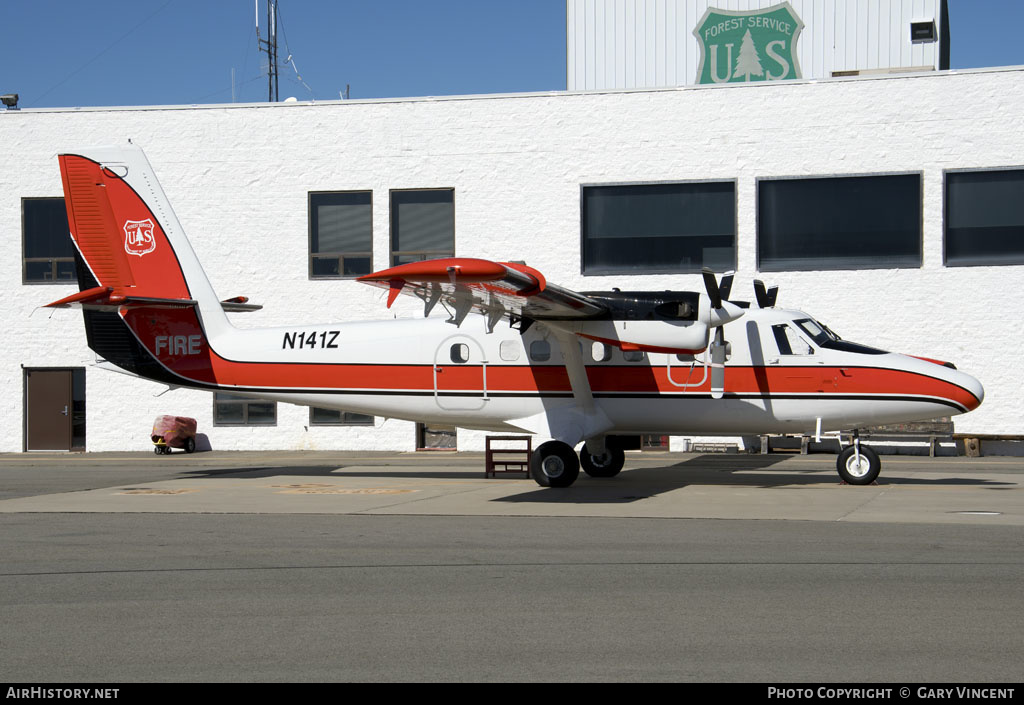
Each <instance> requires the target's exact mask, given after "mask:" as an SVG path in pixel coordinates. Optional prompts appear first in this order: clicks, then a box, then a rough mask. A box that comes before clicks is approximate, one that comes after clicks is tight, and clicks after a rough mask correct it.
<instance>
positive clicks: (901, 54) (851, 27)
mask: <svg viewBox="0 0 1024 705" xmlns="http://www.w3.org/2000/svg"><path fill="white" fill-rule="evenodd" d="M782 1H783V0H566V45H567V51H566V86H567V87H568V89H569V90H571V91H572V90H581V91H582V90H595V89H608V88H640V87H651V88H653V87H658V86H682V85H689V84H694V83H698V80H697V70H698V66H699V65H700V60H701V47H700V42H699V41H698V39H697V37H696V36H694V30H695V29H696V28H697V27H698V26H699V25H700V24H701V20H702V19H703V17H704V14H705V12H706V11H707V10H708V9H709V8H712V9H714V10H718V11H724V12H749V11H754V10H764V9H766V8H771V7H775V6H778V5H779V4H781V3H782ZM788 2H789V5H790V7H791V8H792V10H793V12H795V13H796V15H797V17H799V18H800V20H801V22H802V23H803V25H804V27H803V30H802V32H800V34H799V38H798V40H797V46H796V50H797V55H798V57H799V63H800V67H801V70H802V74H801V76H802V77H803V78H828V77H830V76H832V72H833V71H874V70H879V69H891V68H910V67H914V68H917V69H921V68H931V69H938V68H942V60H943V56H944V55H943V52H942V46H941V43H940V39H944V40H945V41H946V42H947V43H948V40H949V31H948V29H946V28H944V27H943V24H944V22H945V19H946V14H947V13H946V12H945V0H870V1H868V2H865V1H864V0H788ZM921 20H934V21H935V28H936V41H932V42H913V41H911V37H910V23H911V22H916V21H921ZM735 49H736V50H737V51H738V49H739V46H738V45H737V46H736V47H735ZM945 57H946V59H947V61H948V47H946V54H945Z"/></svg>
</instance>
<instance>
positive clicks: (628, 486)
mask: <svg viewBox="0 0 1024 705" xmlns="http://www.w3.org/2000/svg"><path fill="white" fill-rule="evenodd" d="M790 457H792V456H778V455H718V454H715V455H700V456H696V457H693V458H687V459H686V460H683V461H681V462H677V463H673V464H671V465H668V464H666V465H649V466H645V467H632V468H630V467H629V464H630V463H629V462H627V468H626V469H625V470H624V471H623V472H622V473H620V474H619V475H618V476H617V477H614V478H608V479H601V478H591V477H589V476H587V475H586V474H583V473H581V474H580V478H579V479H578V480H577V481H576V483H575V484H574V485H573V486H572V487H567V488H546V487H539V486H533V485H531V487H530V489H529V490H528V491H526V492H521V493H519V494H514V495H509V496H506V497H500V498H495V499H493V500H491V501H494V502H512V503H542V504H628V503H631V502H637V501H640V500H644V499H650V498H652V497H656V496H658V495H660V494H664V493H666V492H670V491H672V490H677V489H681V488H683V487H687V486H691V485H702V486H717V487H729V486H731V487H743V488H754V489H769V490H770V489H777V488H793V487H810V488H813V487H832V486H836V485H839V484H840V482H839V477H838V475H836V473H835V460H834V456H826V455H823V456H822V460H821V463H820V464H819V463H805V464H803V467H801V468H799V469H797V468H793V467H779V468H776V471H770V470H771V469H772V468H773V467H774V466H777V465H778V464H779V463H782V462H784V461H786V460H788V459H789V458H790ZM651 460H653V458H650V457H642V458H638V459H637V460H636V461H633V462H650V461H651ZM358 467H359V469H358V470H349V469H347V468H346V467H345V466H344V465H339V464H331V465H306V466H265V467H234V468H202V469H194V470H183V471H182V473H181V474H180V475H179V477H181V478H186V477H187V478H190V479H204V478H210V479H224V478H237V479H254V480H255V479H266V478H272V477H319V478H325V479H327V478H329V479H332V480H336V481H340V480H344V479H345V478H363V479H373V478H379V479H436V480H466V479H483V474H484V473H483V467H482V464H481V467H480V468H479V470H478V469H475V468H471V467H462V468H460V467H453V468H450V469H448V468H445V469H442V468H438V467H437V466H436V465H434V466H433V467H431V468H430V469H426V468H424V469H420V468H418V467H417V464H416V463H415V462H413V463H410V464H408V465H406V464H402V465H401V466H397V467H396V466H395V465H381V466H379V468H375V467H373V466H370V467H367V465H366V464H365V463H363V462H360V463H359V465H358ZM757 471H762V472H757ZM763 471H769V472H763ZM523 477H524V475H519V474H512V475H509V476H508V479H511V478H514V479H523ZM496 479H506V478H501V477H499V478H496ZM877 484H878V485H883V486H884V485H904V486H921V487H944V486H945V487H950V486H956V487H969V486H974V487H982V488H988V489H1010V488H1013V487H1016V486H1017V485H1016V484H1014V483H1008V482H998V481H993V480H988V479H985V478H983V477H951V478H941V479H928V478H915V477H886V475H885V469H884V468H883V471H882V476H881V477H880V478H879V480H878V483H877ZM847 489H848V490H849V491H852V492H855V491H858V490H859V489H860V488H857V487H848V488H847Z"/></svg>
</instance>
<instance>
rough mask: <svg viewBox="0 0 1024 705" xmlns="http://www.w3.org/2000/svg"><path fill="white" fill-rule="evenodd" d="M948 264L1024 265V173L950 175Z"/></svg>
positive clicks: (974, 172) (947, 238)
mask: <svg viewBox="0 0 1024 705" xmlns="http://www.w3.org/2000/svg"><path fill="white" fill-rule="evenodd" d="M946 264H947V265H950V266H969V265H975V264H1024V169H1007V170H995V171H969V172H959V171H958V172H947V173H946Z"/></svg>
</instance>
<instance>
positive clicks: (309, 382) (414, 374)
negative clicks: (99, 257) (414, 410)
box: [122, 308, 979, 410]
mask: <svg viewBox="0 0 1024 705" xmlns="http://www.w3.org/2000/svg"><path fill="white" fill-rule="evenodd" d="M122 315H123V317H124V319H125V321H126V322H127V323H128V324H129V326H131V328H132V330H133V331H134V332H135V334H136V335H137V336H138V338H139V340H140V341H141V342H142V344H143V345H144V346H145V347H146V348H147V349H148V350H149V352H150V353H151V354H152V355H153V356H154V357H155V358H156V359H158V360H159V361H160V362H161V363H162V364H164V365H165V366H166V367H167V368H168V369H170V370H171V371H172V372H174V373H176V374H178V375H180V376H182V377H184V378H186V379H188V380H191V381H193V382H198V383H205V384H214V385H225V386H237V387H255V388H259V389H281V390H282V391H285V390H287V391H294V390H303V389H318V390H319V389H337V390H339V391H342V390H344V391H347V392H352V393H359V392H361V391H365V392H379V391H398V390H402V391H412V392H433V391H434V390H435V384H436V385H437V388H438V390H439V391H441V392H474V391H480V390H482V388H483V383H484V371H483V367H481V366H480V365H460V364H443V365H437V369H438V370H439V371H438V372H436V373H435V366H434V365H432V364H372V363H370V364H365V363H364V364H358V363H357V364H353V363H337V364H334V363H312V362H252V361H236V360H228V359H225V358H224V357H222V356H220V355H218V354H217V353H216V352H215V351H213V350H211V349H210V347H209V343H208V341H207V340H206V338H205V336H204V335H203V333H202V328H201V327H200V325H199V321H198V319H197V317H196V314H195V311H194V309H145V308H135V309H128V310H123V311H122ZM196 336H198V340H197V341H194V342H196V345H195V346H192V347H190V343H191V342H193V341H190V338H193V337H196ZM296 353H297V354H300V351H298V350H296ZM587 377H588V379H589V380H590V385H591V389H592V391H593V392H594V393H595V394H666V395H671V394H682V393H696V394H708V393H710V391H711V385H710V380H709V379H707V380H704V381H703V383H702V384H700V385H692V386H683V385H684V384H685V383H686V382H687V378H688V377H689V378H691V379H693V380H701V379H702V378H703V377H704V370H703V368H702V366H700V365H697V366H695V367H694V368H693V371H692V373H691V370H690V367H689V366H672V367H659V366H650V365H631V366H624V365H622V366H619V365H616V366H613V365H591V366H589V367H588V368H587ZM725 382H726V385H725V393H726V394H733V395H742V396H766V395H822V396H823V397H828V396H830V395H837V396H877V395H888V396H915V397H917V396H920V397H938V398H941V399H946V400H949V401H952V402H954V403H956V404H958V405H960V406H962V407H964V408H966V409H968V410H970V409H974V408H976V407H977V406H978V404H979V402H978V400H977V399H976V398H975V397H974V395H973V394H971V393H970V392H969V391H967V390H966V389H963V388H962V387H959V386H957V385H955V384H952V383H950V382H947V381H945V380H941V379H938V378H935V377H929V376H926V375H923V374H919V373H915V372H908V371H903V370H893V369H884V368H877V367H824V366H806V367H786V366H772V367H749V366H728V367H727V373H726V376H725ZM486 387H487V390H488V393H495V394H498V393H521V394H536V393H570V392H571V391H572V388H571V386H570V384H569V376H568V374H567V373H566V370H565V368H564V367H563V366H561V365H488V366H487V368H486Z"/></svg>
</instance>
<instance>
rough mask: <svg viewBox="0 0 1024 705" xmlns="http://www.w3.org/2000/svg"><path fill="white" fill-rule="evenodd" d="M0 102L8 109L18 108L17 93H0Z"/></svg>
mask: <svg viewBox="0 0 1024 705" xmlns="http://www.w3.org/2000/svg"><path fill="white" fill-rule="evenodd" d="M0 103H3V104H4V105H6V106H7V109H8V110H11V109H14V110H17V109H18V94H17V93H7V94H6V95H0Z"/></svg>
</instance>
